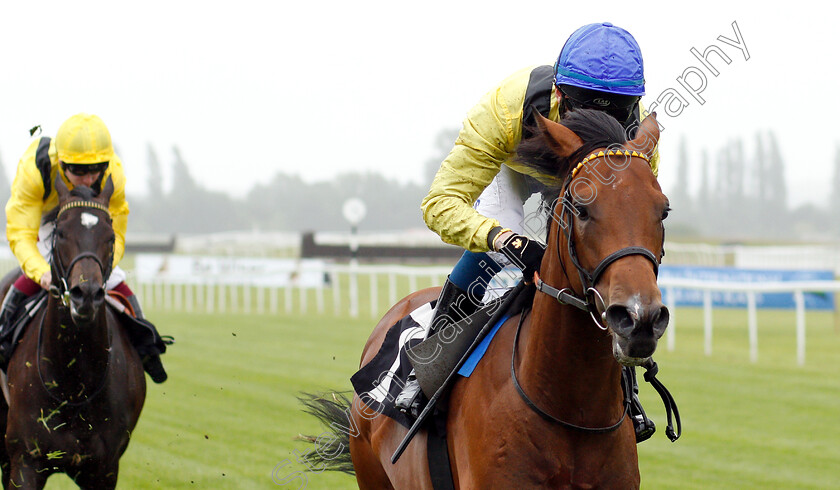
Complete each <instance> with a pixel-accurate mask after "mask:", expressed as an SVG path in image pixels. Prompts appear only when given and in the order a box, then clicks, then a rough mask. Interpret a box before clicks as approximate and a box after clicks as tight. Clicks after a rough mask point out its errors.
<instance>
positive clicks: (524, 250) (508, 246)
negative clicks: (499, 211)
mask: <svg viewBox="0 0 840 490" xmlns="http://www.w3.org/2000/svg"><path fill="white" fill-rule="evenodd" d="M498 251H499V252H501V253H503V254H505V257H507V258H508V259H510V261H511V262H513V265H515V266H516V267H519V268H520V269H522V277H524V278H525V282H528V283H530V282H531V280H532V279H533V277H534V272H537V271H539V270H540V263H541V262H542V258H543V253H544V252H545V248H544V247H543V245H542V244H541V243H540V242H537V241H535V240H530V239H529V238H528V237H526V236H522V235H517V234H516V233H512V234H511V235H510V236H509V237H508V238H507V239H505V241H504V244H503V245H502V246H501V247H499V249H498Z"/></svg>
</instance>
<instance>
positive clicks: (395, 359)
mask: <svg viewBox="0 0 840 490" xmlns="http://www.w3.org/2000/svg"><path fill="white" fill-rule="evenodd" d="M509 294H510V292H509V293H507V294H505V295H503V296H501V297H499V298H495V299H493V300H492V301H490V302H488V303H485V305H484V306H483V307H481V308H480V309H478V311H476V312H475V313H473V314H472V315H470V316H469V317H467V318H465V319H463V320H461V321H459V322H457V323H456V324H455V325H452V327H453V328H451V329H450V328H443V329H442V330H441V331H440V332H438V333H436V334H435V335H433V336H432V337H430V338H429V339H427V340H425V341H424V340H423V339H425V338H426V331H427V330H428V328H429V324H430V323H431V321H432V316H433V315H434V309H435V304H436V303H437V301H436V300H435V301H432V302H431V303H427V304H425V305H423V306H421V307H419V308H417V309H416V310H414V311H412V312H411V313H410V314H409V315H408V316H406V317H404V318H402V319H400V320H399V321H398V322H397V323H395V324H394V325H393V326H392V327H391V328H390V329H388V332H387V333H386V334H385V340H384V341H383V342H382V346H381V347H380V348H379V352H377V353H376V356H375V357H374V358H373V359H371V361H370V362H368V363H367V364H365V365H364V366H362V368H361V369H360V370H359V371H358V372H356V374H354V375H353V376H352V377H351V378H350V381H351V383H352V384H353V389H354V390H355V392H356V394H358V395H359V397H360V398H361V399H362V401H364V402H365V403H366V404H367V405H368V406H369V407H370V408H371V409H373V410H376V411H377V412H379V413H381V414H383V415H386V416H388V417H391V418H392V419H394V420H396V421H397V422H399V423H400V424H402V425H404V426H406V427H411V425H412V424H413V422H414V420H413V419H410V418H408V417H406V416H405V414H403V413H402V412H401V411H400V410H398V409H397V408H395V407H394V401H395V399H396V397H397V395H399V393H400V391H402V388H403V386H404V385H405V379H406V377H407V376H408V374H409V373H410V372H411V370H412V368H416V370H417V378H418V380H419V381H420V386H421V388H422V389H423V392H424V393H425V394H426V396H427V397H429V398H431V396H432V395H433V394H434V393H435V392H436V391H437V390H438V388H440V386H442V385H443V384H444V381H445V380H446V378H447V377H448V376H449V374H450V373H451V372H452V371H453V370H454V369H455V367H456V366H457V365H458V364H459V361H460V360H461V358H462V356H463V355H464V354H465V353H466V352H467V351H468V350H469V349H470V347H471V346H472V344H473V342H474V341H475V339H476V338H477V337H478V335H479V332H480V331H481V330H482V328H483V327H484V326H485V325H486V324H487V323H488V321H489V320H490V319H491V317H493V316H494V315H496V313H497V312H498V313H503V315H496V316H497V318H499V319H498V320H497V321H496V325H494V326H493V328H492V329H491V330H490V331H489V332H488V333H486V335H485V336H484V337H483V338H482V340H481V342H480V343H479V344H477V346H476V347H475V349H474V350H473V351H472V353H471V355H470V356H469V358H467V359H466V361H465V362H464V363H463V365H462V366H461V368H460V369H459V371H458V374H460V375H461V376H464V377H469V376H470V375H471V374H472V370H473V369H474V368H475V366H476V365H477V364H478V362H479V361H480V360H481V357H482V356H483V355H484V353H485V352H486V350H487V346H488V345H489V343H490V342H491V341H492V339H493V336H494V335H495V333H496V332H497V331H498V329H499V327H501V325H502V324H503V323H504V322H505V321H506V320H507V319H508V318H509V317H510V315H511V314H514V313H515V312H516V311H521V309H522V304H521V303H517V304H516V305H515V306H514V305H512V304H511V302H509V301H507V300H508V299H509ZM529 298H530V297H526V298H523V302H529ZM505 308H507V309H508V311H507V312H503V311H502V310H504V309H505ZM409 351H411V354H409Z"/></svg>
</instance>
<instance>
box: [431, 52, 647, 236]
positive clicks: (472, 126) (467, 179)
mask: <svg viewBox="0 0 840 490" xmlns="http://www.w3.org/2000/svg"><path fill="white" fill-rule="evenodd" d="M534 68H535V67H529V68H525V69H522V70H520V71H518V72H516V73H514V74H513V75H511V76H510V77H508V78H507V79H505V80H504V81H502V83H501V84H499V86H497V87H496V88H495V89H493V90H491V91H490V92H488V93H486V94H485V95H484V96H483V97H482V98H481V100H480V101H479V103H478V104H477V105H476V106H474V107H473V108H472V109H471V110H470V111H469V112H468V113H467V118H466V119H465V120H464V125H463V128H462V129H461V132H460V133H459V135H458V139H457V140H455V147H454V148H452V151H450V152H449V155H448V156H447V157H446V159H445V160H444V161H443V163H442V164H441V166H440V169H439V170H438V172H437V174H436V175H435V179H434V181H433V182H432V187H431V189H430V190H429V194H428V195H427V196H426V197H425V198H424V199H423V202H422V204H421V209H422V211H423V219H424V220H425V221H426V225H427V226H428V227H429V229H431V230H432V231H434V232H435V233H437V234H438V235H440V237H441V239H442V240H443V241H444V242H446V243H450V244H453V245H458V246H459V247H463V248H465V249H467V250H469V251H470V252H486V251H488V246H487V235H488V233H489V232H490V230H492V229H493V228H494V227H496V226H499V222H498V221H497V220H495V219H492V218H487V217H485V216H482V215H481V214H479V213H478V212H477V211H476V210H475V209H473V207H472V206H473V204H474V203H475V200H476V199H478V196H480V195H481V193H482V192H483V191H484V189H485V188H486V187H487V186H488V185H490V182H492V181H493V178H495V177H496V174H498V173H499V171H500V170H501V167H502V165H507V166H508V167H510V168H511V169H512V170H514V171H516V172H519V173H522V174H526V175H530V176H532V177H534V178H536V179H537V180H539V181H540V182H542V183H544V184H548V185H561V184H562V182H559V181H558V180H557V179H556V178H554V177H553V176H549V175H544V174H540V173H538V172H537V171H536V170H534V169H532V168H530V167H526V166H524V165H522V164H519V163H517V162H514V161H513V158H514V155H515V152H516V147H517V145H519V141H520V140H521V139H522V119H523V113H524V110H523V109H524V107H523V105H524V101H525V94H526V91H527V88H528V81H529V79H530V76H531V71H532V70H533V69H534ZM640 112H641V113H642V114H644V110H641V111H640ZM549 119H551V120H552V121H558V122H559V120H560V104H559V101H558V100H557V96H556V94H555V93H554V90H553V87H552V94H551V108H550V111H549ZM650 163H651V168H652V169H653V173H654V175H658V171H659V151H658V150H657V151H656V152H655V153H654V155H652V157H651V160H650Z"/></svg>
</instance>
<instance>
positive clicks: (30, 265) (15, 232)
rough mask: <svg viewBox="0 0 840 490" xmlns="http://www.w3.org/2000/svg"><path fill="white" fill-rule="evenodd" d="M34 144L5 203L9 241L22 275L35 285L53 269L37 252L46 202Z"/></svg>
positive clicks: (21, 164) (22, 163)
mask: <svg viewBox="0 0 840 490" xmlns="http://www.w3.org/2000/svg"><path fill="white" fill-rule="evenodd" d="M37 146H38V141H37V140H36V141H34V142H33V143H32V145H30V147H29V149H28V150H27V151H26V153H24V155H23V157H22V158H21V161H20V163H19V164H18V168H17V173H16V174H15V179H14V181H13V183H12V195H11V197H10V198H9V201H8V202H7V203H6V239H8V240H9V247H10V248H11V249H12V253H13V254H14V256H15V258H17V260H18V263H20V266H21V269H23V273H24V274H25V275H26V276H27V277H29V278H30V279H32V280H33V281H35V282H40V280H41V276H42V275H43V274H44V273H45V272H47V271H49V270H50V265H49V264H48V263H47V261H46V260H45V259H44V257H43V256H42V255H41V252H39V251H38V246H37V242H38V229H39V228H40V226H41V214H42V213H43V209H44V203H43V196H44V183H43V180H42V178H41V174H40V172H39V171H38V169H37V167H36V166H35V149H36V147H37Z"/></svg>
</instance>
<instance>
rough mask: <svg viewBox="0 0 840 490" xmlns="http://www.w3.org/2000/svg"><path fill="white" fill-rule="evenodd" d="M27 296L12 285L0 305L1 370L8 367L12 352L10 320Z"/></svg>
mask: <svg viewBox="0 0 840 490" xmlns="http://www.w3.org/2000/svg"><path fill="white" fill-rule="evenodd" d="M27 297H28V296H26V294H24V293H23V292H21V291H20V290H19V289H18V288H16V287H14V286H12V287H10V288H9V292H7V293H6V297H5V298H4V299H3V306H2V307H0V369H1V370H3V372H5V371H6V368H7V367H9V359H10V357H11V353H12V334H13V332H12V320H13V319H14V318H15V313H17V310H18V307H20V304H21V303H22V302H23V300H25V299H26V298H27Z"/></svg>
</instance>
